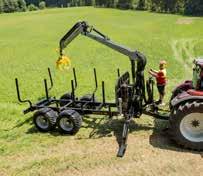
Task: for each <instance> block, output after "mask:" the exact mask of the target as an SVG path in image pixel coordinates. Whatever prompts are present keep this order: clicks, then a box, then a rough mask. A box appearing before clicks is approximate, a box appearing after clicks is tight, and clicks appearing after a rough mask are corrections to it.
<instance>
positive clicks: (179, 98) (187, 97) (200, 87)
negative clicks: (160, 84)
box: [169, 59, 203, 150]
mask: <svg viewBox="0 0 203 176" xmlns="http://www.w3.org/2000/svg"><path fill="white" fill-rule="evenodd" d="M170 110H171V115H170V125H169V133H170V134H171V136H172V139H174V140H175V141H176V142H177V143H178V144H180V145H182V146H184V147H185V148H190V149H196V150H201V149H203V59H196V60H195V61H194V68H193V80H191V81H185V82H184V83H183V84H181V85H179V86H178V87H177V88H176V89H175V90H174V91H173V94H172V97H171V101H170Z"/></svg>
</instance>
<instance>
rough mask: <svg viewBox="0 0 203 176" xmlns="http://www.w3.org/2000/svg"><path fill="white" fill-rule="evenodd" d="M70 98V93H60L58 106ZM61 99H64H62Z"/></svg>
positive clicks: (63, 104)
mask: <svg viewBox="0 0 203 176" xmlns="http://www.w3.org/2000/svg"><path fill="white" fill-rule="evenodd" d="M71 99H72V96H71V93H66V94H64V95H62V96H61V98H60V102H59V104H60V106H65V105H66V104H67V103H68V100H71ZM63 100H66V101H63Z"/></svg>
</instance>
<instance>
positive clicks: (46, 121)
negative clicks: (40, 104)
mask: <svg viewBox="0 0 203 176" xmlns="http://www.w3.org/2000/svg"><path fill="white" fill-rule="evenodd" d="M57 117H58V113H57V112H56V111H54V110H52V109H51V108H43V109H40V110H39V111H37V112H36V113H35V114H34V116H33V122H34V124H35V126H36V128H37V129H38V130H39V131H41V132H48V131H50V130H52V129H54V128H55V126H56V119H57Z"/></svg>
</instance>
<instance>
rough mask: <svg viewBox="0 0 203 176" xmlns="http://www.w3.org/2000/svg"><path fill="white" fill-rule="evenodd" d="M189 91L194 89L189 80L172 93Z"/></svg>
mask: <svg viewBox="0 0 203 176" xmlns="http://www.w3.org/2000/svg"><path fill="white" fill-rule="evenodd" d="M188 89H192V81H191V80H187V81H185V82H184V83H182V84H180V85H178V86H177V87H176V88H175V89H174V90H173V91H172V92H173V93H174V92H177V90H181V91H187V90H188Z"/></svg>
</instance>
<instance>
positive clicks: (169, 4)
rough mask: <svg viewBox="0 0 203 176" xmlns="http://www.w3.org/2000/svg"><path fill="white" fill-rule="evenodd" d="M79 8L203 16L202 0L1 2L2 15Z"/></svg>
mask: <svg viewBox="0 0 203 176" xmlns="http://www.w3.org/2000/svg"><path fill="white" fill-rule="evenodd" d="M78 6H94V7H106V8H119V9H132V10H149V11H152V12H159V13H176V14H185V15H199V16H201V15H203V1H202V0H44V1H42V0H0V13H10V12H19V11H20V12H23V11H27V10H29V11H32V10H38V9H44V8H46V7H49V8H50V7H60V8H63V7H78Z"/></svg>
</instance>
